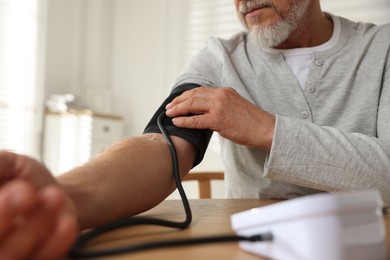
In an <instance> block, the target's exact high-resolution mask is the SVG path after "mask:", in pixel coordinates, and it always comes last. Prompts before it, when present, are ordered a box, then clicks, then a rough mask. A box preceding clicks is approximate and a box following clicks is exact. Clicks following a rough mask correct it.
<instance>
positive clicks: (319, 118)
mask: <svg viewBox="0 0 390 260" xmlns="http://www.w3.org/2000/svg"><path fill="white" fill-rule="evenodd" d="M339 19H340V21H341V34H340V38H339V41H338V42H337V44H336V46H334V47H332V48H331V49H329V50H327V51H324V52H318V53H315V54H314V57H313V64H312V66H311V70H310V73H309V75H308V79H307V81H306V85H305V87H304V88H303V89H302V88H301V86H300V85H299V83H298V81H297V80H296V78H295V76H294V74H293V73H292V71H291V69H290V67H289V66H288V64H287V63H286V62H285V60H284V58H283V56H282V55H281V54H280V53H269V52H265V51H263V50H261V49H260V48H258V47H256V46H255V45H254V44H253V43H252V41H251V40H250V39H249V38H250V36H249V35H248V34H247V33H246V32H243V33H240V34H237V35H235V36H233V37H232V38H231V39H229V40H222V39H217V38H211V39H210V40H209V41H208V42H207V44H206V46H205V48H204V49H203V50H202V51H200V52H199V54H198V55H197V56H195V57H194V58H193V59H192V60H191V62H190V63H189V64H188V65H187V66H186V67H185V68H184V70H183V71H182V73H181V74H180V76H179V77H178V79H177V81H176V82H175V84H174V86H177V85H180V84H183V83H189V82H191V83H197V84H202V85H207V86H212V87H226V86H228V87H232V88H234V89H235V90H236V91H237V92H238V93H239V94H241V95H242V96H244V97H245V98H247V99H248V100H249V101H251V102H253V103H254V104H256V105H257V106H259V107H261V108H263V109H264V110H266V111H268V112H270V113H272V114H275V115H276V118H277V121H276V129H275V135H274V140H273V144H272V149H271V151H270V153H265V152H264V151H262V150H261V149H256V148H250V147H245V146H241V145H237V144H235V143H232V142H231V141H229V140H226V139H224V138H222V137H221V138H220V141H221V153H222V158H223V161H224V163H225V168H226V172H225V174H226V176H225V179H226V195H227V197H229V198H292V197H296V196H301V195H306V194H311V193H316V192H322V191H328V192H333V191H352V190H371V189H374V190H378V191H380V193H381V195H382V198H383V200H384V201H385V205H386V206H387V207H390V69H389V67H390V24H387V25H382V26H375V25H372V24H363V23H354V22H351V21H349V20H346V19H343V18H339Z"/></svg>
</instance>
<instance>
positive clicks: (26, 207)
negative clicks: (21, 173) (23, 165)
mask: <svg viewBox="0 0 390 260" xmlns="http://www.w3.org/2000/svg"><path fill="white" fill-rule="evenodd" d="M38 201H39V199H38V196H37V194H36V191H35V190H34V188H33V187H32V186H31V185H28V184H27V183H26V182H24V181H21V180H17V181H12V182H10V183H8V184H6V185H4V186H3V187H2V188H1V189H0V239H2V238H3V237H4V236H6V234H7V233H8V232H10V231H11V230H12V229H13V228H15V226H17V225H20V224H21V221H23V218H22V217H20V216H23V215H26V214H29V212H31V211H32V210H33V209H34V207H37V205H38V204H39V203H38Z"/></svg>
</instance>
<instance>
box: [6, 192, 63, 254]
mask: <svg viewBox="0 0 390 260" xmlns="http://www.w3.org/2000/svg"><path fill="white" fill-rule="evenodd" d="M41 201H42V203H40V206H39V207H38V208H36V209H35V210H34V211H32V212H31V213H30V214H28V215H25V216H21V217H23V218H24V220H23V222H22V223H21V226H20V227H16V228H14V229H13V230H12V232H10V233H9V234H8V235H7V236H6V237H5V238H3V239H2V243H1V245H0V258H2V259H8V258H9V259H25V258H27V257H30V256H31V255H32V253H33V252H34V250H36V248H37V247H38V246H39V245H40V243H42V241H43V240H44V239H45V238H46V237H47V236H48V234H49V232H50V230H52V229H53V228H54V223H55V222H56V219H57V215H58V213H59V210H60V209H62V207H63V205H64V201H63V199H62V198H60V196H59V195H58V192H57V191H56V190H55V189H52V188H48V189H46V190H44V191H43V192H42V194H41Z"/></svg>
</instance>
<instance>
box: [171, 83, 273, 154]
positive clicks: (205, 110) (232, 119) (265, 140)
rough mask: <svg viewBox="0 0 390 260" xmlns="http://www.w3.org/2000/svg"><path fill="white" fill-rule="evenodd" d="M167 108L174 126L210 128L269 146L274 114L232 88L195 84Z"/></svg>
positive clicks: (240, 141) (238, 140) (232, 137)
mask: <svg viewBox="0 0 390 260" xmlns="http://www.w3.org/2000/svg"><path fill="white" fill-rule="evenodd" d="M166 109H167V112H166V114H167V116H169V117H173V118H174V119H173V123H174V124H175V125H176V126H177V127H183V128H194V129H206V128H209V129H212V130H214V131H216V132H218V133H219V134H220V135H222V136H223V137H225V138H227V139H229V140H231V141H233V142H235V143H238V144H241V145H246V146H253V147H261V148H263V149H265V150H267V151H269V150H270V149H271V146H272V139H273V134H274V128H275V116H273V115H271V114H269V113H267V112H265V111H264V110H262V109H260V108H259V107H257V106H255V105H254V104H252V103H251V102H249V101H248V100H246V99H245V98H243V97H242V96H240V95H239V94H238V93H237V92H236V91H235V90H233V89H232V88H210V87H200V88H195V89H192V90H189V91H186V92H184V93H183V94H182V95H180V96H178V97H176V98H175V99H174V100H173V101H172V102H171V103H170V104H168V105H167V107H166ZM188 114H194V115H193V116H185V115H188Z"/></svg>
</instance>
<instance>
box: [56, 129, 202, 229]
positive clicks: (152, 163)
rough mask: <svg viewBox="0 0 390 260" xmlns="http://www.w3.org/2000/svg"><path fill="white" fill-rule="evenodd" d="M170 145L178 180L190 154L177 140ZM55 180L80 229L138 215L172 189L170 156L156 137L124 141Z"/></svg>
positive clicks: (193, 154) (182, 143) (188, 164)
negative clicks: (68, 199) (177, 163)
mask: <svg viewBox="0 0 390 260" xmlns="http://www.w3.org/2000/svg"><path fill="white" fill-rule="evenodd" d="M173 141H174V143H175V146H176V148H177V149H178V155H179V161H180V172H181V174H182V175H184V174H186V173H187V172H188V171H189V169H190V167H191V166H192V163H193V161H194V160H193V159H194V158H195V153H194V149H193V147H192V146H191V144H189V143H187V142H186V141H184V140H182V139H179V138H175V137H173ZM58 180H59V182H60V183H61V185H62V186H63V187H64V189H65V191H66V192H67V193H68V194H69V195H70V196H71V198H72V199H73V201H74V202H75V204H76V208H77V211H78V215H79V221H80V226H81V228H88V227H96V226H98V225H101V224H104V223H107V222H109V221H113V220H115V219H119V218H125V217H129V216H132V215H135V214H138V213H140V212H142V211H145V210H147V209H149V208H151V207H153V206H155V205H157V204H158V203H160V202H161V201H162V200H163V199H164V198H165V197H166V196H167V195H169V194H170V193H171V192H172V191H173V190H174V188H175V184H174V179H173V177H172V160H171V155H170V153H169V149H168V146H167V144H166V142H165V140H164V139H163V137H162V136H161V135H144V136H141V137H135V138H130V139H127V140H124V141H122V142H120V143H118V144H115V145H113V146H112V147H111V148H109V149H108V150H107V151H105V152H104V153H102V154H101V155H99V156H98V157H96V158H95V159H93V160H92V161H91V162H89V163H87V164H86V165H84V166H82V167H79V168H76V169H75V170H73V171H71V172H69V173H66V174H64V175H61V176H60V177H59V178H58Z"/></svg>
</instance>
